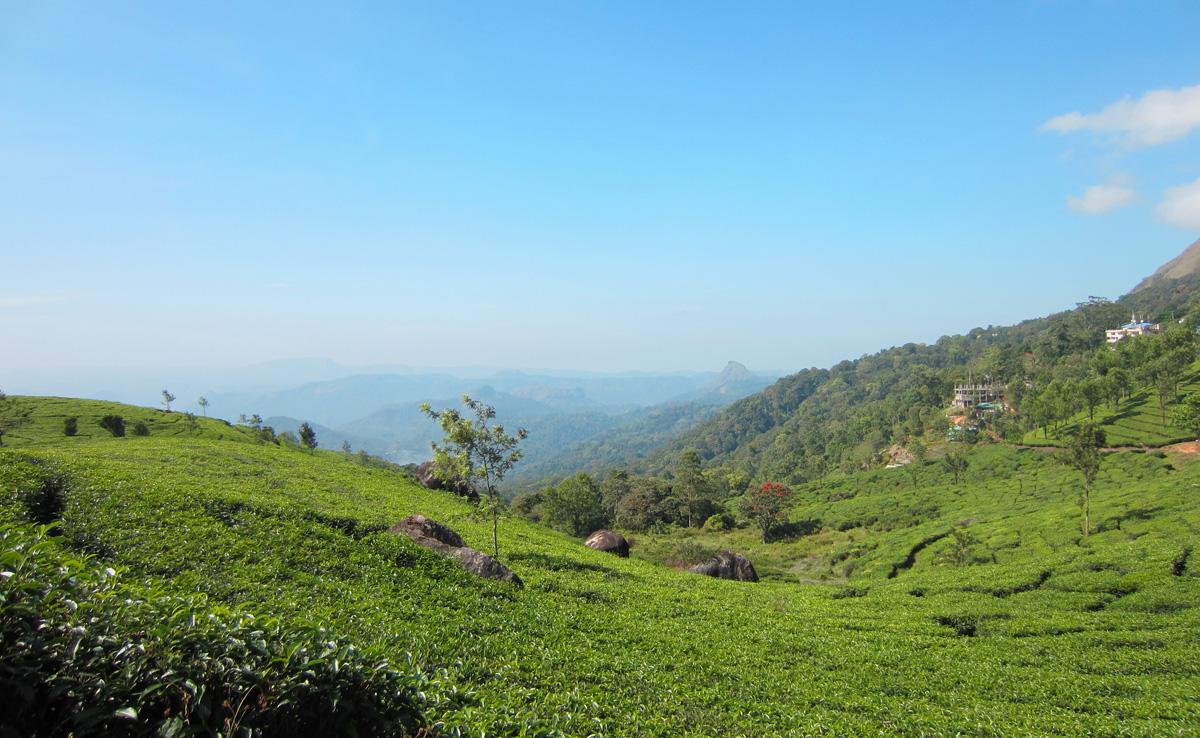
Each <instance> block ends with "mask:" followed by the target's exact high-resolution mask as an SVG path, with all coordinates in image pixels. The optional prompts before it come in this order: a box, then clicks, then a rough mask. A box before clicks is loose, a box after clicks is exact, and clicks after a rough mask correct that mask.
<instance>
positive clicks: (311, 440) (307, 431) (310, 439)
mask: <svg viewBox="0 0 1200 738" xmlns="http://www.w3.org/2000/svg"><path fill="white" fill-rule="evenodd" d="M300 445H301V446H303V447H304V448H306V449H308V450H309V451H311V450H313V449H314V448H316V447H317V433H316V431H314V430H313V429H312V426H311V425H309V424H308V421H305V422H303V423H301V424H300Z"/></svg>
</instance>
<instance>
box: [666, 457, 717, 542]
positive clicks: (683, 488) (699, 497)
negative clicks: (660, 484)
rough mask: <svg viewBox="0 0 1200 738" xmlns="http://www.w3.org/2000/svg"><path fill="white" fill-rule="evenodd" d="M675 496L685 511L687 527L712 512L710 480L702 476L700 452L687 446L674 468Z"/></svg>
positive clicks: (696, 524)
mask: <svg viewBox="0 0 1200 738" xmlns="http://www.w3.org/2000/svg"><path fill="white" fill-rule="evenodd" d="M673 488H674V492H675V497H676V499H678V500H679V501H680V502H681V503H682V504H683V508H684V510H685V511H686V515H687V519H686V523H687V526H688V527H689V528H691V527H694V526H698V525H700V524H701V523H702V522H703V521H704V520H705V519H706V518H707V517H708V516H709V515H711V514H712V511H713V509H714V508H715V504H714V501H713V497H714V493H713V488H712V484H711V482H710V481H709V480H708V478H707V477H705V476H704V468H703V465H702V463H701V461H700V452H699V451H697V450H696V449H694V448H689V449H687V450H686V451H684V452H683V453H682V454H680V456H679V465H678V466H677V467H676V469H675V484H674V485H673Z"/></svg>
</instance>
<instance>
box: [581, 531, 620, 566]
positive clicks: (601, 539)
mask: <svg viewBox="0 0 1200 738" xmlns="http://www.w3.org/2000/svg"><path fill="white" fill-rule="evenodd" d="M583 545H585V546H587V547H588V548H594V549H596V550H597V551H604V552H606V553H610V554H616V555H617V556H620V557H621V558H623V559H624V558H628V557H629V541H627V540H625V536H623V535H621V534H620V533H617V532H616V531H612V530H598V531H596V532H595V533H593V534H591V535H590V536H588V539H587V540H586V541H584V542H583Z"/></svg>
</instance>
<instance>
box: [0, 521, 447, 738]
mask: <svg viewBox="0 0 1200 738" xmlns="http://www.w3.org/2000/svg"><path fill="white" fill-rule="evenodd" d="M0 557H2V558H3V560H4V561H5V569H6V571H5V574H6V576H5V577H4V578H2V579H0V714H2V715H4V728H5V734H8V735H47V736H54V735H74V736H101V735H105V736H108V735H117V736H183V735H231V734H236V735H246V736H263V735H300V736H318V735H342V736H349V735H393V736H398V735H412V734H414V733H416V732H417V731H418V730H420V729H421V728H423V727H425V726H428V725H429V724H430V723H431V722H432V721H431V720H430V719H429V718H427V717H426V716H425V713H424V708H425V706H426V702H427V700H428V701H432V702H433V703H435V704H436V702H437V701H438V696H437V695H436V694H432V692H433V689H434V688H435V687H436V686H437V685H436V684H434V683H432V682H431V680H430V679H429V677H428V676H426V675H425V674H423V673H422V672H420V671H419V670H417V669H416V668H415V667H408V668H406V669H405V670H400V669H397V668H396V667H394V666H391V665H389V664H388V662H386V661H383V660H377V659H373V658H371V657H369V656H367V655H365V654H363V653H361V652H360V651H358V650H356V649H355V648H354V647H353V646H351V645H349V644H347V643H345V642H342V641H339V640H338V639H337V638H336V637H335V636H333V635H332V634H330V633H328V632H326V631H325V630H324V629H321V630H314V629H304V628H298V627H294V626H290V625H286V624H284V623H282V622H281V621H278V620H275V619H258V618H255V617H253V616H251V615H248V614H244V613H235V612H230V611H228V610H225V609H222V608H215V607H211V606H209V604H208V603H207V601H206V600H205V599H204V598H203V597H201V596H196V595H192V596H189V597H178V596H173V595H170V594H167V593H165V592H163V591H157V590H151V591H148V592H147V591H142V590H139V589H134V588H133V587H127V586H125V585H123V584H121V583H120V582H119V581H118V577H117V575H116V572H115V571H113V570H112V569H109V568H104V569H101V568H100V567H99V566H98V565H96V564H94V563H93V562H92V561H91V560H88V559H80V558H77V557H75V556H72V555H70V554H69V553H67V552H66V551H65V550H64V549H63V548H62V546H61V545H60V544H59V543H58V541H57V540H56V539H53V538H50V537H48V536H47V534H46V533H45V530H44V529H36V528H33V527H30V526H13V527H9V528H6V529H4V530H3V532H0ZM35 632H36V634H37V637H31V635H32V634H34V633H35ZM455 699H457V698H455Z"/></svg>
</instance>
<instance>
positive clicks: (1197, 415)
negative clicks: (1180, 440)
mask: <svg viewBox="0 0 1200 738" xmlns="http://www.w3.org/2000/svg"><path fill="white" fill-rule="evenodd" d="M1171 421H1172V422H1173V423H1174V424H1175V425H1177V426H1179V427H1180V428H1184V429H1186V430H1187V431H1188V432H1189V433H1191V434H1192V435H1193V436H1196V437H1200V392H1192V393H1189V394H1188V395H1187V396H1186V397H1184V398H1183V401H1182V402H1180V403H1179V405H1177V406H1176V407H1175V408H1174V410H1173V411H1172V413H1171Z"/></svg>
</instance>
